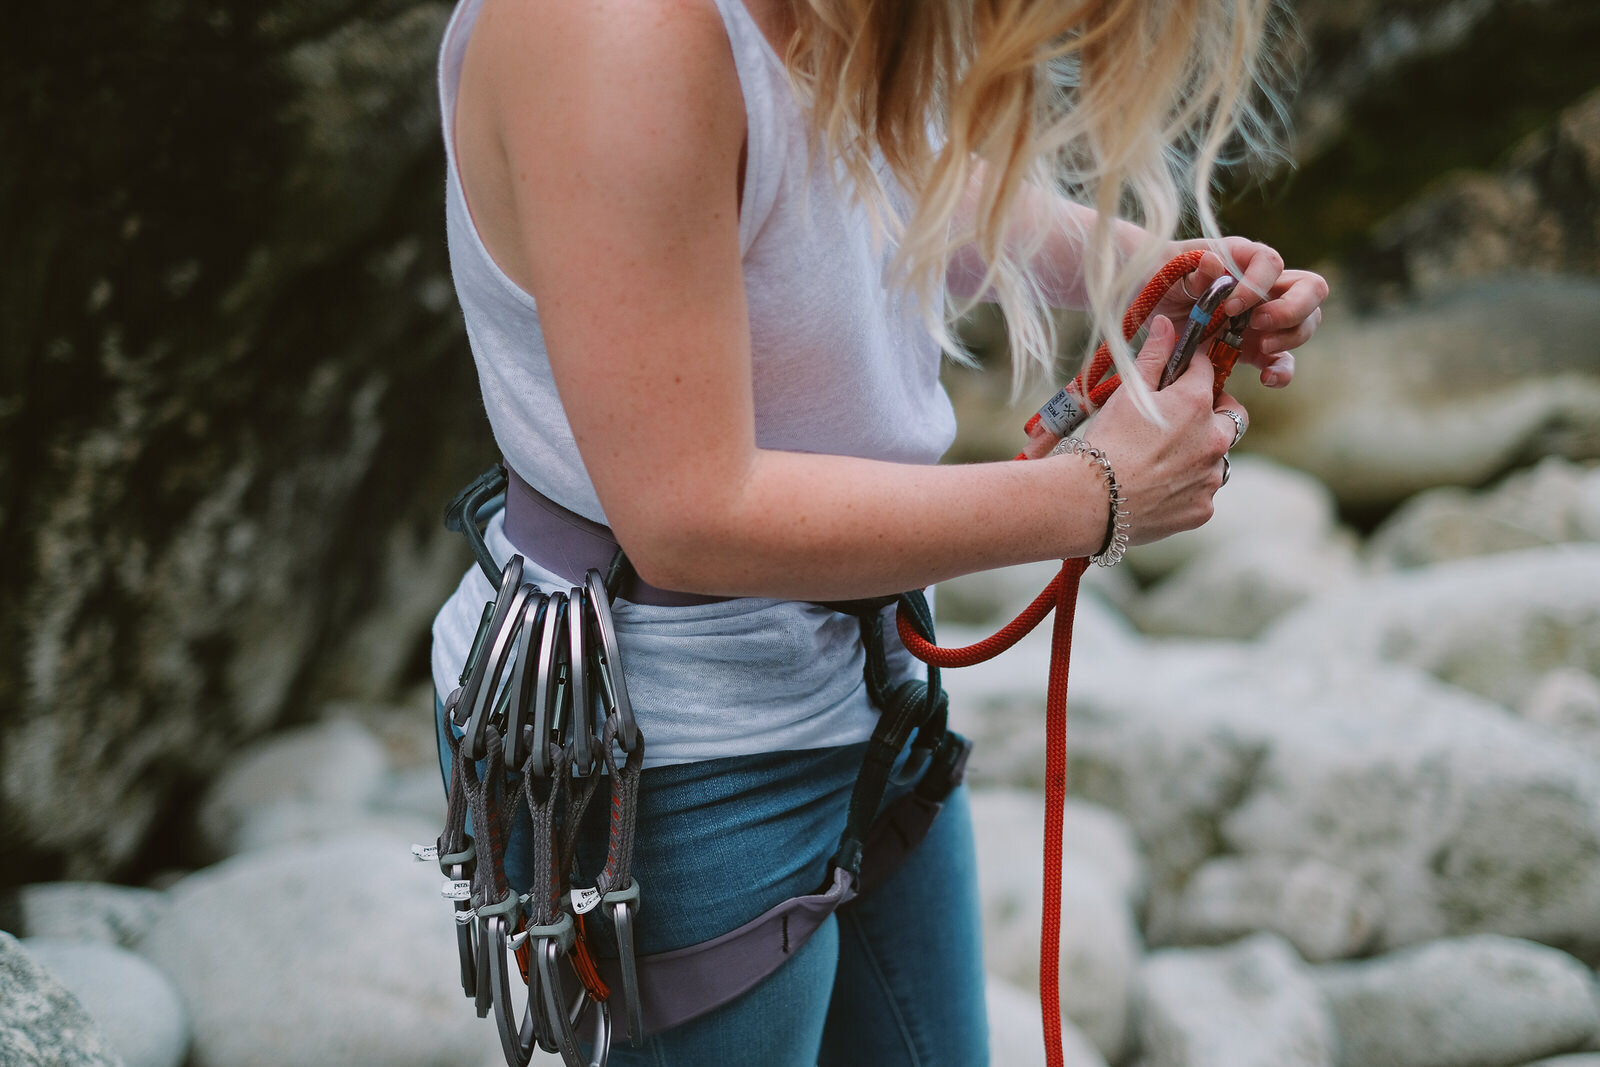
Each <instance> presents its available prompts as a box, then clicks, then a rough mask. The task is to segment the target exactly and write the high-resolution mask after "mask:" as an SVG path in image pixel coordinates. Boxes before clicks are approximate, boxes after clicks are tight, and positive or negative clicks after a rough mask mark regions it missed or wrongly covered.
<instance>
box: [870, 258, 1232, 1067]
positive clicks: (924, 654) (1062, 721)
mask: <svg viewBox="0 0 1600 1067" xmlns="http://www.w3.org/2000/svg"><path fill="white" fill-rule="evenodd" d="M1201 257H1202V253H1201V252H1198V251H1192V252H1185V253H1183V254H1182V255H1180V256H1177V257H1175V258H1174V259H1173V260H1172V261H1171V262H1169V263H1168V264H1167V265H1166V266H1164V267H1162V268H1161V270H1160V271H1159V272H1158V273H1157V274H1156V276H1155V277H1154V278H1152V279H1150V282H1149V284H1148V285H1146V286H1145V287H1144V289H1143V290H1142V291H1141V292H1140V293H1139V296H1138V299H1136V300H1135V301H1134V302H1133V304H1132V305H1131V306H1130V307H1129V308H1128V311H1127V314H1126V315H1124V316H1123V319H1122V332H1123V338H1124V339H1125V340H1126V339H1131V338H1132V337H1133V335H1134V334H1136V333H1137V332H1138V331H1139V327H1140V326H1142V325H1143V324H1144V322H1145V320H1146V319H1148V318H1149V317H1150V315H1151V313H1152V312H1153V311H1155V308H1156V305H1157V304H1159V303H1160V302H1161V298H1162V297H1163V296H1165V295H1166V293H1167V291H1168V290H1169V289H1171V288H1172V286H1173V285H1174V284H1176V283H1177V282H1178V281H1179V279H1181V278H1183V277H1184V276H1185V275H1187V274H1190V273H1192V272H1193V271H1194V269H1195V268H1196V267H1198V266H1199V265H1200V259H1201ZM1226 318H1227V317H1226V316H1225V315H1223V314H1222V312H1221V310H1220V309H1218V311H1217V312H1216V314H1215V315H1213V316H1212V319H1211V322H1210V324H1209V325H1208V326H1207V328H1206V333H1205V335H1204V336H1206V337H1210V336H1212V335H1214V334H1215V333H1216V331H1217V330H1218V328H1219V327H1220V326H1221V325H1222V324H1223V322H1224V321H1226ZM1211 355H1212V365H1213V367H1214V369H1215V372H1216V383H1215V387H1214V390H1213V393H1214V395H1220V394H1221V392H1222V388H1223V385H1224V384H1225V383H1226V381H1227V378H1228V375H1229V374H1230V373H1231V372H1232V370H1233V366H1234V362H1235V361H1236V360H1237V359H1238V358H1239V350H1238V349H1237V348H1234V347H1232V346H1231V345H1228V344H1223V343H1222V342H1221V341H1216V342H1214V343H1213V344H1212V346H1211ZM1111 366H1112V359H1111V349H1110V346H1109V345H1107V344H1106V343H1105V342H1104V341H1102V342H1101V343H1100V345H1099V347H1098V348H1096V349H1095V354H1094V357H1093V359H1091V360H1090V362H1089V366H1088V367H1086V368H1085V369H1084V371H1083V373H1082V374H1080V375H1079V376H1078V377H1077V378H1075V379H1074V380H1073V382H1072V385H1071V388H1072V389H1073V391H1075V392H1076V393H1077V394H1078V396H1079V397H1082V398H1084V399H1086V400H1087V401H1088V402H1089V408H1090V410H1093V409H1095V408H1098V407H1100V406H1102V405H1103V404H1105V402H1106V401H1107V400H1108V399H1110V397H1111V394H1112V393H1114V392H1116V390H1117V387H1118V386H1119V385H1121V384H1122V380H1121V378H1120V376H1118V375H1116V374H1113V375H1111V377H1109V378H1106V379H1105V380H1104V381H1101V378H1102V377H1103V376H1104V375H1105V374H1106V372H1107V371H1108V370H1110V369H1111ZM1039 423H1040V419H1039V416H1037V415H1035V416H1034V417H1033V418H1032V419H1030V420H1029V421H1028V425H1027V426H1026V427H1025V430H1026V432H1027V433H1028V434H1029V435H1030V436H1032V435H1034V434H1035V433H1037V432H1038V430H1039ZM1017 458H1018V459H1024V458H1026V457H1025V456H1024V455H1019V456H1017ZM1088 566H1089V561H1088V559H1086V558H1079V559H1069V560H1063V561H1062V563H1061V571H1060V572H1059V573H1058V574H1057V575H1056V576H1055V578H1054V579H1052V580H1051V582H1050V584H1049V585H1047V586H1045V588H1044V590H1043V591H1042V592H1041V593H1040V594H1039V595H1038V596H1037V597H1035V598H1034V599H1033V603H1031V604H1029V605H1028V606H1027V607H1026V608H1024V609H1022V611H1021V612H1020V613H1019V614H1018V615H1017V617H1016V618H1014V619H1012V620H1011V621H1010V622H1008V623H1007V624H1006V625H1005V626H1003V627H1001V628H1000V630H999V631H998V632H996V633H995V634H993V635H992V636H990V637H987V638H985V639H984V640H982V641H978V642H976V643H974V644H971V645H966V646H964V647H961V648H940V647H938V646H937V645H934V644H933V643H931V642H929V641H927V640H925V639H924V638H923V637H922V635H921V634H919V633H918V632H917V631H916V629H915V628H914V627H913V626H912V624H911V621H910V620H909V619H907V618H906V617H905V616H904V615H897V616H896V619H895V628H896V629H897V630H898V631H899V633H900V640H901V642H902V643H903V644H904V645H905V647H906V649H907V650H908V651H909V652H910V653H911V654H912V655H913V656H915V657H916V658H917V659H919V660H921V661H922V662H924V663H926V664H928V665H929V666H930V667H970V666H972V665H973V664H976V663H982V662H984V661H985V660H989V659H993V658H994V657H995V656H998V655H999V654H1000V653H1002V652H1004V651H1005V650H1006V649H1008V648H1010V647H1011V646H1012V645H1015V644H1016V643H1017V642H1018V641H1020V640H1022V638H1024V637H1026V636H1027V635H1028V634H1029V633H1031V632H1032V631H1033V630H1034V628H1035V627H1037V626H1038V625H1039V623H1041V622H1043V621H1044V617H1045V616H1046V615H1048V614H1050V612H1051V611H1054V612H1055V613H1056V617H1055V624H1054V626H1053V627H1052V630H1051V636H1050V677H1049V681H1048V683H1047V687H1046V689H1045V705H1044V714H1045V747H1044V797H1045V814H1044V915H1043V918H1042V920H1041V922H1040V924H1039V1005H1040V1008H1041V1010H1042V1012H1043V1014H1044V1048H1045V1062H1046V1064H1047V1065H1048V1067H1062V1059H1063V1056H1062V1049H1061V973H1060V972H1061V958H1060V957H1061V830H1062V820H1063V813H1064V809H1065V807H1066V795H1067V676H1068V672H1069V668H1070V666H1071V661H1072V624H1073V619H1074V616H1075V615H1076V612H1077V606H1078V586H1079V582H1080V581H1081V580H1082V578H1083V572H1084V571H1085V570H1086V569H1087V568H1088Z"/></svg>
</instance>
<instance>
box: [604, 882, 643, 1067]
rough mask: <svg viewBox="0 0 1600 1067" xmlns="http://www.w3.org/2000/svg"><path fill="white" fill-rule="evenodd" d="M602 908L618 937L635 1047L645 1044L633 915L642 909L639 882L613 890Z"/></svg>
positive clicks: (631, 1039) (630, 1037)
mask: <svg viewBox="0 0 1600 1067" xmlns="http://www.w3.org/2000/svg"><path fill="white" fill-rule="evenodd" d="M600 906H601V907H602V908H605V909H606V913H607V914H608V915H609V916H610V918H611V926H612V929H613V930H615V931H616V935H617V966H618V969H619V970H620V971H621V972H622V999H623V1006H624V1008H626V1010H627V1012H628V1041H629V1043H630V1044H632V1045H633V1047H634V1048H638V1047H639V1046H640V1045H642V1044H644V1007H643V1005H642V1004H641V1003H640V1001H639V961H638V957H637V956H636V955H635V953H634V947H633V916H634V912H636V911H637V910H638V908H639V880H638V879H637V878H632V879H630V880H629V881H628V885H627V887H626V888H624V889H613V890H612V891H611V892H609V893H607V894H606V895H605V896H604V897H601V898H600Z"/></svg>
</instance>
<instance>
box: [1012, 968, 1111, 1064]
mask: <svg viewBox="0 0 1600 1067" xmlns="http://www.w3.org/2000/svg"><path fill="white" fill-rule="evenodd" d="M984 1004H985V1006H986V1007H987V1008H988V1014H989V1062H990V1063H991V1064H994V1065H995V1067H1044V1063H1045V1057H1044V1028H1043V1026H1042V1024H1041V1021H1040V1019H1041V1016H1040V1014H1039V998H1038V996H1037V995H1035V994H1032V993H1028V992H1026V991H1025V990H1022V989H1019V988H1017V987H1016V986H1014V985H1012V984H1011V983H1010V982H1006V981H1004V980H1002V979H999V978H995V977H993V976H991V977H990V978H989V980H988V982H987V983H986V984H985V986H984ZM1061 1054H1062V1063H1063V1065H1064V1067H1106V1060H1105V1057H1104V1056H1102V1055H1100V1050H1099V1049H1097V1048H1095V1047H1094V1045H1092V1044H1090V1042H1089V1039H1088V1038H1086V1037H1084V1036H1083V1032H1082V1031H1081V1030H1079V1029H1078V1028H1077V1027H1076V1026H1074V1025H1072V1023H1071V1022H1070V1021H1069V1020H1066V1019H1063V1020H1062V1021H1061Z"/></svg>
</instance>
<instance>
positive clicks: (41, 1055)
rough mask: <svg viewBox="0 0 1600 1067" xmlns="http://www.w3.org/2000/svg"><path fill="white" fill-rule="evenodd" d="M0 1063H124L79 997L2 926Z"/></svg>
mask: <svg viewBox="0 0 1600 1067" xmlns="http://www.w3.org/2000/svg"><path fill="white" fill-rule="evenodd" d="M0 1063H4V1064H6V1065H7V1067H122V1057H121V1056H118V1055H117V1052H116V1049H115V1048H114V1047H113V1046H112V1045H111V1042H110V1041H108V1040H107V1039H106V1037H105V1035H104V1034H102V1033H101V1032H100V1029H99V1027H97V1026H96V1025H95V1024H94V1020H93V1019H91V1018H90V1017H89V1013H88V1012H86V1011H84V1010H83V1005H82V1004H80V1003H78V999H77V998H76V997H74V996H73V995H72V994H71V992H69V991H68V990H67V988H66V987H65V986H63V985H62V984H61V982H60V981H58V980H57V979H56V977H55V976H54V975H52V974H51V973H50V971H49V970H48V969H46V968H45V966H44V965H43V964H42V963H40V962H39V961H38V960H37V959H35V958H34V957H33V955H32V954H31V953H29V952H28V951H27V950H26V949H25V948H23V946H22V945H21V944H20V943H19V942H18V941H17V939H16V938H14V937H12V936H11V935H10V934H8V933H5V932H4V931H0Z"/></svg>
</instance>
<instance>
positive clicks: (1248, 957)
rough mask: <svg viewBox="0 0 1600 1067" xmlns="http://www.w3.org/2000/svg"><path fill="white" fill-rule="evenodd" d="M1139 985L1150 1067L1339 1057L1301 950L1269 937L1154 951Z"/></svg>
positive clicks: (1235, 1066)
mask: <svg viewBox="0 0 1600 1067" xmlns="http://www.w3.org/2000/svg"><path fill="white" fill-rule="evenodd" d="M1139 984H1140V991H1141V996H1140V1006H1139V1017H1140V1025H1139V1030H1140V1035H1141V1036H1142V1038H1143V1045H1144V1063H1145V1064H1146V1065H1147V1067H1335V1065H1336V1064H1337V1063H1338V1062H1339V1060H1338V1056H1337V1047H1336V1043H1335V1037H1334V1031H1333V1023H1332V1020H1331V1019H1330V1017H1329V1015H1328V1010H1327V1006H1326V1005H1325V1004H1324V1003H1323V1000H1322V996H1321V995H1320V994H1319V993H1318V992H1317V988H1316V986H1315V985H1314V984H1313V983H1312V981H1311V978H1310V976H1309V975H1308V974H1307V973H1306V968H1305V966H1304V964H1302V963H1301V961H1300V959H1299V957H1298V956H1296V955H1295V952H1294V949H1292V948H1290V947H1289V946H1288V944H1286V943H1285V942H1284V941H1282V940H1281V939H1279V938H1276V937H1273V936H1271V935H1270V934H1258V935H1256V936H1255V937H1252V938H1249V939H1248V940H1245V941H1240V942H1238V943H1237V944H1234V945H1229V946H1227V947H1225V948H1213V949H1163V950H1161V951H1159V952H1155V953H1152V954H1151V955H1150V957H1149V958H1148V959H1147V960H1146V961H1145V965H1144V967H1143V969H1142V970H1141V971H1140V973H1139ZM1349 1062H1353V1063H1361V1062H1363V1061H1359V1060H1355V1061H1349Z"/></svg>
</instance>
